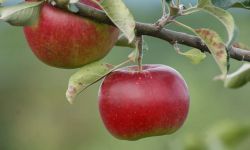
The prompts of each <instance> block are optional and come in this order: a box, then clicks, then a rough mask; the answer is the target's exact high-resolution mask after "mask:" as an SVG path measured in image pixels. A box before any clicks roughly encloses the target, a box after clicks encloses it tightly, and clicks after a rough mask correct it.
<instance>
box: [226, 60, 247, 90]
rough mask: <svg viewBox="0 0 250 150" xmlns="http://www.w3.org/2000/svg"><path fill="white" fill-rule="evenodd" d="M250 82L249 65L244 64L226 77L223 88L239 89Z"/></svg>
mask: <svg viewBox="0 0 250 150" xmlns="http://www.w3.org/2000/svg"><path fill="white" fill-rule="evenodd" d="M249 81H250V64H249V63H246V64H244V65H243V66H242V67H241V68H239V69H238V70H237V71H236V72H234V73H232V74H230V75H227V77H226V79H225V81H224V86H225V87H226V88H240V87H242V86H243V85H245V84H246V83H247V82H249Z"/></svg>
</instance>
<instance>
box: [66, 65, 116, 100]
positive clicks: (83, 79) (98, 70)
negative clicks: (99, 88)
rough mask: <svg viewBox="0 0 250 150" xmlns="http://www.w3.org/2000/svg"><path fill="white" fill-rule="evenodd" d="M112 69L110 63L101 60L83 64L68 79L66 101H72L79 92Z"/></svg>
mask: <svg viewBox="0 0 250 150" xmlns="http://www.w3.org/2000/svg"><path fill="white" fill-rule="evenodd" d="M113 69H114V67H113V66H112V65H110V64H107V63H104V62H102V61H96V62H94V63H91V64H88V65H85V66H83V67H82V68H81V69H80V70H78V71H77V72H76V73H75V74H73V75H72V76H71V77H70V79H69V84H68V89H67V92H66V97H67V99H68V101H69V102H70V103H73V100H74V99H75V97H76V96H77V95H78V94H79V93H80V92H82V91H83V90H85V89H86V88H88V87H89V86H90V85H92V84H94V83H96V82H97V81H99V80H100V79H102V78H103V77H105V76H106V75H107V74H108V73H110V72H111V71H112V70H113Z"/></svg>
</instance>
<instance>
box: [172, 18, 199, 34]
mask: <svg viewBox="0 0 250 150" xmlns="http://www.w3.org/2000/svg"><path fill="white" fill-rule="evenodd" d="M172 22H174V23H175V24H177V25H179V26H181V27H183V28H185V29H187V30H189V31H191V32H193V33H194V34H196V35H197V33H196V31H195V30H194V29H193V28H191V27H189V26H187V25H185V24H183V23H181V22H179V21H176V20H173V21H172Z"/></svg>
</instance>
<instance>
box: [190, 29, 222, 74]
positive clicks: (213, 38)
mask: <svg viewBox="0 0 250 150" xmlns="http://www.w3.org/2000/svg"><path fill="white" fill-rule="evenodd" d="M195 31H196V34H197V35H198V36H199V37H200V38H201V39H202V40H203V41H204V42H205V44H206V45H207V47H208V49H209V50H210V52H211V53H212V55H213V57H214V59H215V61H216V62H217V64H218V65H219V67H220V70H221V72H222V74H223V76H225V75H226V74H227V51H226V46H225V44H224V43H223V41H222V39H221V38H220V36H219V35H218V34H217V33H216V32H215V31H213V30H210V29H204V28H203V29H196V30H195Z"/></svg>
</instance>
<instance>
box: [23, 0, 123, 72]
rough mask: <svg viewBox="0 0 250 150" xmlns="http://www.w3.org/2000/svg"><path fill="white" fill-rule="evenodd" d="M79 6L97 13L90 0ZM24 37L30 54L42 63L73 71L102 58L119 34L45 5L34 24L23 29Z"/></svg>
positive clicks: (117, 31) (108, 27)
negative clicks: (83, 5) (84, 6)
mask: <svg viewBox="0 0 250 150" xmlns="http://www.w3.org/2000/svg"><path fill="white" fill-rule="evenodd" d="M81 2H82V3H85V4H87V5H89V6H92V7H95V8H97V9H100V7H99V6H98V5H97V4H95V3H94V2H92V0H81ZM24 33H25V36H26V39H27V41H28V43H29V46H30V47H31V49H32V51H33V52H34V54H35V55H36V56H37V57H38V58H39V59H40V60H41V61H43V62H44V63H46V64H48V65H51V66H54V67H59V68H77V67H81V66H83V65H85V64H87V63H90V62H93V61H96V60H99V59H101V58H103V57H104V56H105V55H106V54H107V53H108V52H109V51H110V49H111V48H112V47H113V46H114V44H115V42H116V41H117V38H118V35H119V30H118V29H117V28H116V27H113V26H110V25H106V24H101V23H97V22H95V21H92V20H89V19H87V18H82V17H79V16H77V15H75V14H73V13H69V12H67V11H64V10H62V9H59V8H55V7H53V6H51V5H50V4H48V3H45V4H43V6H42V7H41V11H40V18H39V21H38V22H37V24H36V25H33V26H31V27H24Z"/></svg>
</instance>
